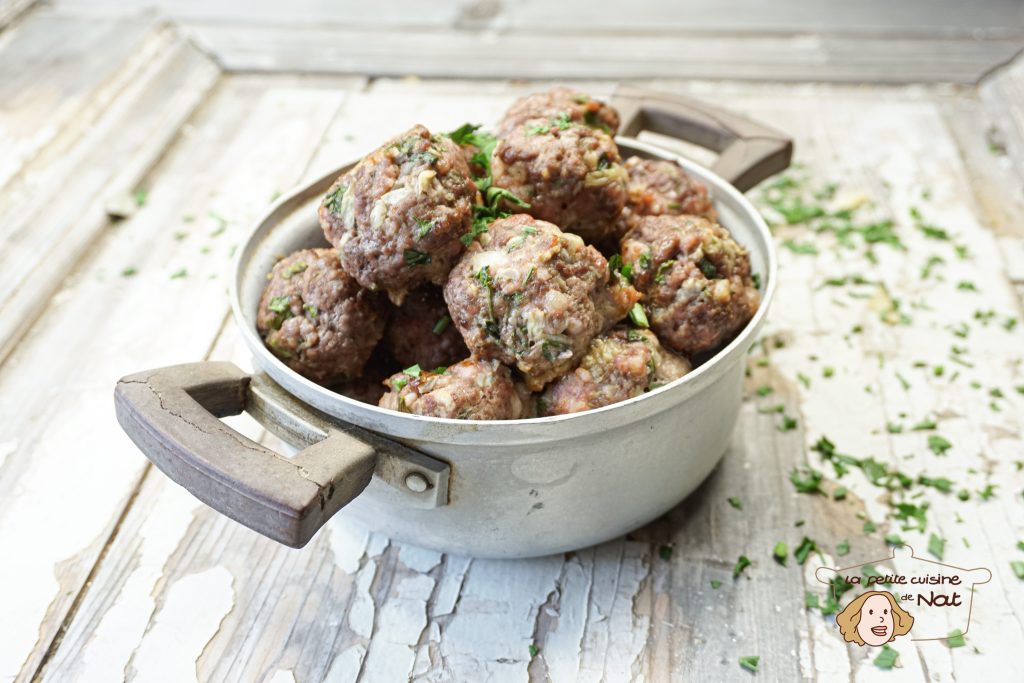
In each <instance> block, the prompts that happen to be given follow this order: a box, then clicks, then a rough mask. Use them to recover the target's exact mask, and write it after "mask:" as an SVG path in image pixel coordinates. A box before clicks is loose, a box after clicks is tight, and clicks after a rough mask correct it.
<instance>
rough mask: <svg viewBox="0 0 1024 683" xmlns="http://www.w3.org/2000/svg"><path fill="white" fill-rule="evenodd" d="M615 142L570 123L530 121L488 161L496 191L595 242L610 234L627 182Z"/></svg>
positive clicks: (511, 208) (502, 142)
mask: <svg viewBox="0 0 1024 683" xmlns="http://www.w3.org/2000/svg"><path fill="white" fill-rule="evenodd" d="M621 161H622V159H621V157H620V156H619V150H618V148H617V147H616V146H615V141H614V140H612V138H611V136H609V135H608V134H607V133H605V132H603V131H600V130H596V129H594V128H589V127H587V126H585V125H581V124H577V123H573V122H571V121H570V120H568V119H528V120H527V121H526V122H524V123H522V124H521V125H517V126H514V127H513V128H512V129H511V130H510V131H509V132H508V134H507V135H506V136H505V137H502V138H501V139H500V140H499V141H498V145H497V147H496V148H495V150H494V155H493V156H492V157H491V171H492V174H493V184H494V186H495V187H499V188H503V189H505V190H508V191H509V192H511V193H512V194H514V195H515V196H516V197H518V198H519V199H521V200H522V201H524V202H526V203H527V204H528V205H529V206H528V208H525V209H522V208H518V207H516V206H514V205H512V204H509V203H508V202H507V200H506V202H505V207H506V208H507V209H508V210H509V211H514V212H518V211H523V210H525V211H526V212H527V213H529V214H531V215H532V216H534V217H536V218H540V219H542V220H545V221H548V222H551V223H554V224H555V225H558V226H559V227H560V228H562V229H563V230H565V231H566V232H573V233H576V234H577V235H579V236H580V237H582V238H583V239H584V240H586V241H587V242H588V243H591V244H593V243H596V242H600V241H601V240H603V239H604V238H605V237H607V236H608V235H610V234H612V233H613V232H614V229H615V226H616V221H617V220H618V218H619V214H621V213H622V207H623V206H624V205H625V203H626V194H627V179H628V176H627V174H626V171H625V169H624V168H623V167H622V164H621Z"/></svg>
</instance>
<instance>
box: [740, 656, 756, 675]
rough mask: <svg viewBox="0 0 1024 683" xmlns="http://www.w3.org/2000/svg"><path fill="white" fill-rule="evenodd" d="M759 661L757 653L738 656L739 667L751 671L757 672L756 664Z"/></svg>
mask: <svg viewBox="0 0 1024 683" xmlns="http://www.w3.org/2000/svg"><path fill="white" fill-rule="evenodd" d="M760 661H761V658H760V657H758V656H757V655H746V656H745V657H740V667H741V668H743V669H746V670H747V671H749V672H751V673H757V665H758V663H759V662H760Z"/></svg>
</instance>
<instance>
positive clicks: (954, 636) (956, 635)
mask: <svg viewBox="0 0 1024 683" xmlns="http://www.w3.org/2000/svg"><path fill="white" fill-rule="evenodd" d="M966 644H967V641H966V640H964V632H963V631H961V630H960V629H958V628H955V629H953V630H952V631H950V632H949V637H947V638H946V645H948V646H949V647H963V646H964V645H966Z"/></svg>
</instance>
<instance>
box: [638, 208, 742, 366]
mask: <svg viewBox="0 0 1024 683" xmlns="http://www.w3.org/2000/svg"><path fill="white" fill-rule="evenodd" d="M622 259H623V261H624V262H626V263H627V264H630V265H631V266H632V268H633V283H634V284H635V285H636V287H637V289H639V290H640V291H642V292H643V293H644V307H645V309H646V310H647V314H648V318H649V320H650V324H651V328H652V329H653V330H654V331H655V332H656V333H657V335H658V338H659V339H660V340H661V341H662V343H663V344H665V345H666V346H668V347H669V348H672V349H674V350H676V351H679V352H681V353H684V354H686V355H688V356H692V355H695V354H698V353H703V352H706V351H710V350H712V349H715V348H716V347H718V346H720V345H722V344H723V343H724V342H726V341H728V340H729V339H731V338H732V337H733V335H735V334H736V332H738V331H739V330H740V328H742V327H743V326H744V325H745V324H746V323H747V321H749V320H750V319H751V318H752V317H753V316H754V313H755V312H756V311H757V307H758V304H759V303H760V300H761V297H760V295H759V294H758V291H757V287H755V286H754V282H753V280H752V278H751V276H750V256H749V254H748V253H747V250H746V249H744V248H743V247H742V246H741V245H739V244H737V243H736V241H735V240H733V239H732V236H731V235H730V234H729V231H728V230H726V229H725V228H723V227H722V226H720V225H718V224H717V223H712V222H711V221H709V220H707V219H706V218H700V217H698V216H647V217H645V218H642V219H640V221H639V223H638V224H637V226H636V227H635V228H633V229H632V230H630V231H629V232H628V233H626V236H625V237H623V239H622Z"/></svg>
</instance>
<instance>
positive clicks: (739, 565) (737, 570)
mask: <svg viewBox="0 0 1024 683" xmlns="http://www.w3.org/2000/svg"><path fill="white" fill-rule="evenodd" d="M752 564H753V562H751V561H750V558H749V557H747V556H746V555H740V556H739V558H737V559H736V564H735V565H734V566H733V568H732V578H734V579H736V578H739V575H740V574H742V573H743V570H744V569H746V568H747V567H749V566H750V565H752Z"/></svg>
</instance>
